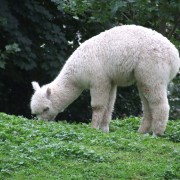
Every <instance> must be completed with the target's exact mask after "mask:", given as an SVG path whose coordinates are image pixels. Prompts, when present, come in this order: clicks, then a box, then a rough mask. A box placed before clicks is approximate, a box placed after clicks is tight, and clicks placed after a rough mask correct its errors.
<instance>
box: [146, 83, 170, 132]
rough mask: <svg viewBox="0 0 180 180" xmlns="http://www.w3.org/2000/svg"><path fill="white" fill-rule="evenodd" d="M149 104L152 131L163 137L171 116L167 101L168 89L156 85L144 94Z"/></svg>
mask: <svg viewBox="0 0 180 180" xmlns="http://www.w3.org/2000/svg"><path fill="white" fill-rule="evenodd" d="M144 94H145V97H146V99H147V101H148V103H149V108H150V112H151V116H152V130H153V134H154V135H163V133H164V131H165V129H166V125H167V121H168V116H169V104H168V99H167V87H166V86H165V85H164V86H162V85H156V86H154V88H153V87H150V89H149V90H148V92H144Z"/></svg>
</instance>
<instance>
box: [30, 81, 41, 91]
mask: <svg viewBox="0 0 180 180" xmlns="http://www.w3.org/2000/svg"><path fill="white" fill-rule="evenodd" d="M31 84H32V87H33V89H34V90H35V91H37V90H38V89H40V86H39V83H38V82H35V81H33V82H31Z"/></svg>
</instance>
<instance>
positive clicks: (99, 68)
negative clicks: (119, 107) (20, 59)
mask: <svg viewBox="0 0 180 180" xmlns="http://www.w3.org/2000/svg"><path fill="white" fill-rule="evenodd" d="M179 67H180V59H179V54H178V51H177V49H176V48H175V46H174V45H173V44H172V43H171V42H170V41H169V40H168V39H167V38H165V37H164V36H162V35H161V34H159V33H157V32H156V31H153V30H151V29H147V28H144V27H141V26H136V25H124V26H119V27H114V28H112V29H110V30H108V31H105V32H102V33H100V34H99V35H97V36H94V37H92V38H91V39H89V40H87V41H85V42H84V43H82V44H81V45H80V47H79V48H77V49H76V50H75V51H74V53H73V54H72V55H71V56H70V57H69V59H68V60H67V62H66V63H65V65H64V67H63V69H62V70H61V72H60V74H59V75H58V76H57V77H56V79H55V80H54V81H52V82H51V83H50V84H48V85H46V86H43V87H42V88H40V89H37V88H36V89H35V90H36V91H35V94H34V95H33V97H32V100H31V110H32V113H35V114H38V116H39V118H44V119H51V118H52V117H53V118H54V117H55V116H56V115H57V114H58V113H59V112H61V111H62V110H64V109H65V108H66V107H67V106H68V105H69V104H70V103H72V102H73V101H74V100H75V99H76V98H77V97H78V96H79V95H80V94H81V92H82V91H83V90H84V89H90V93H91V106H92V108H93V117H92V126H93V127H94V128H97V129H98V128H101V129H102V130H103V131H105V132H107V131H109V122H110V119H111V113H112V111H113V106H114V102H115V99H116V98H115V97H116V88H117V86H129V85H131V84H133V83H136V84H137V87H138V89H139V94H140V97H141V100H142V104H143V109H144V116H143V120H142V123H141V126H140V128H139V132H141V133H147V132H149V131H150V129H151V128H152V130H153V132H154V134H157V135H158V134H162V133H163V132H164V130H165V127H166V123H167V120H168V113H169V105H168V100H167V85H168V83H169V82H170V81H171V80H172V79H173V78H174V77H175V75H176V74H177V72H178V71H179ZM36 87H38V86H37V84H36ZM47 88H49V90H50V92H51V94H50V95H49V97H48V96H47V95H48V91H47ZM46 106H48V107H49V110H48V111H47V112H46V111H44V109H45V107H46ZM46 109H47V107H46Z"/></svg>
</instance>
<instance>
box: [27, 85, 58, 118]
mask: <svg viewBox="0 0 180 180" xmlns="http://www.w3.org/2000/svg"><path fill="white" fill-rule="evenodd" d="M32 86H33V89H34V91H35V92H34V94H33V96H32V98H31V103H30V107H31V113H32V114H34V115H36V116H37V118H38V119H44V120H54V119H55V117H56V116H57V114H58V110H57V109H55V108H54V107H53V102H52V99H53V98H51V96H52V92H51V88H50V87H48V85H46V86H42V87H40V86H39V84H38V83H37V82H32Z"/></svg>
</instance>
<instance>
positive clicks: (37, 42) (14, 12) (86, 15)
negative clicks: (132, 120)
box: [0, 0, 180, 122]
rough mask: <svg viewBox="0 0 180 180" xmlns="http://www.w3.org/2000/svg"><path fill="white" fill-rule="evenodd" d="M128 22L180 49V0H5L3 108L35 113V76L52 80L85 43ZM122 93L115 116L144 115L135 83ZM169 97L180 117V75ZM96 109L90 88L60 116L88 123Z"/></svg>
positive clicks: (0, 32) (0, 74)
mask: <svg viewBox="0 0 180 180" xmlns="http://www.w3.org/2000/svg"><path fill="white" fill-rule="evenodd" d="M122 24H137V25H142V26H145V27H149V28H152V29H154V30H156V31H158V32H160V33H162V34H163V35H164V36H166V37H167V38H168V39H170V41H171V42H172V43H174V44H175V45H176V47H177V48H178V49H179V50H180V1H179V0H171V1H169V0H164V1H161V0H99V1H97V0H71V1H68V0H49V1H45V0H34V1H31V0H24V1H21V0H16V1H13V0H0V111H1V112H6V113H10V114H15V115H23V116H25V117H30V109H29V101H30V98H31V95H32V93H33V90H32V87H31V81H33V80H35V81H38V82H40V84H41V85H42V84H45V83H49V82H50V81H52V80H53V78H54V77H55V76H56V75H57V74H58V73H59V71H60V69H61V68H62V66H63V64H64V63H65V61H66V59H67V58H68V57H69V56H70V54H71V53H72V52H73V51H74V50H75V49H76V48H77V47H78V46H79V44H80V43H82V42H83V41H85V40H86V39H88V38H90V37H92V36H94V35H96V34H98V33H100V32H101V31H104V30H106V29H110V28H112V27H114V26H118V25H122ZM117 96H118V98H117V102H116V106H115V112H114V118H116V117H123V116H129V115H136V116H137V115H139V114H141V104H140V99H139V97H138V92H137V89H136V88H135V87H134V86H132V87H128V88H123V89H119V90H118V95H117ZM169 99H170V104H171V114H170V118H171V119H177V118H180V103H179V100H180V74H178V76H177V78H176V79H175V80H174V83H173V84H171V85H170V90H169ZM77 110H78V113H77ZM90 114H91V108H90V97H89V92H84V93H83V94H82V95H81V97H80V98H79V99H78V100H77V101H76V102H74V103H73V104H72V105H71V106H70V107H69V108H68V109H67V110H66V111H65V112H64V113H62V114H61V115H60V116H59V119H66V120H76V121H84V122H86V121H88V120H89V119H90V118H91V116H90Z"/></svg>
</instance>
